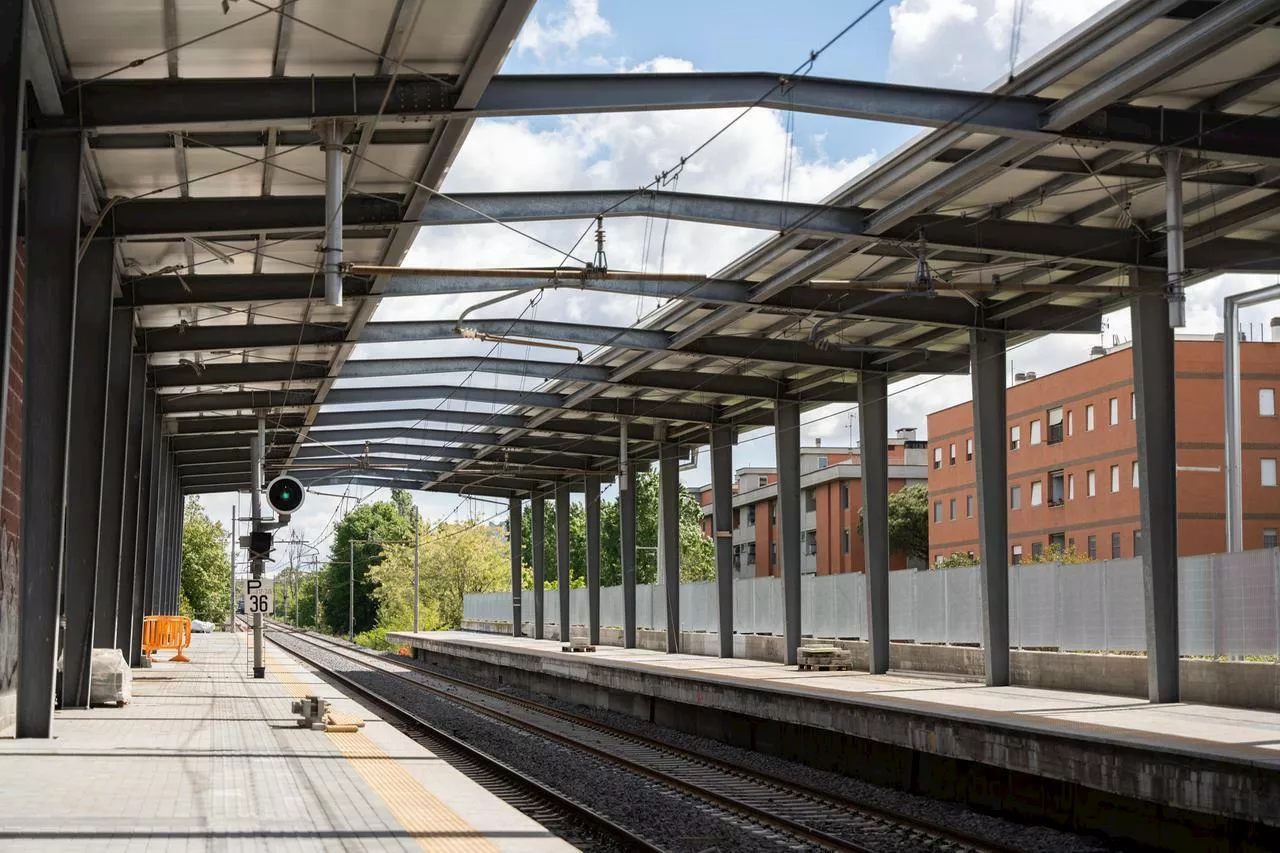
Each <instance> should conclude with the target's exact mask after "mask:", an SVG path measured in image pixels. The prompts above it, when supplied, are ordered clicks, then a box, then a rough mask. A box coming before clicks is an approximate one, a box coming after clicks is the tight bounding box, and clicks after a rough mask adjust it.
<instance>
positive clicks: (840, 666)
mask: <svg viewBox="0 0 1280 853" xmlns="http://www.w3.org/2000/svg"><path fill="white" fill-rule="evenodd" d="M797 669H799V670H801V671H806V670H807V671H810V672H834V671H836V670H850V671H851V670H852V669H853V664H852V663H802V664H800V665H799V666H798V667H797Z"/></svg>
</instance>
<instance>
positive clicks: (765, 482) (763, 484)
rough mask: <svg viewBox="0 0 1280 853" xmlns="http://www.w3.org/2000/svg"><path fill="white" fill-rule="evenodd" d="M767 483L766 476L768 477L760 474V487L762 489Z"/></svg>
mask: <svg viewBox="0 0 1280 853" xmlns="http://www.w3.org/2000/svg"><path fill="white" fill-rule="evenodd" d="M767 485H769V478H768V477H765V476H761V477H760V488H762V489H763V488H764V487H765V486H767Z"/></svg>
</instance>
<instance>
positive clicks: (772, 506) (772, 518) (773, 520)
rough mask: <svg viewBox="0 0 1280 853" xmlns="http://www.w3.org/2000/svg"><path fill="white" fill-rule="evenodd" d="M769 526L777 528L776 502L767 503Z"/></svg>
mask: <svg viewBox="0 0 1280 853" xmlns="http://www.w3.org/2000/svg"><path fill="white" fill-rule="evenodd" d="M769 526H770V527H777V526H778V502H777V501H769Z"/></svg>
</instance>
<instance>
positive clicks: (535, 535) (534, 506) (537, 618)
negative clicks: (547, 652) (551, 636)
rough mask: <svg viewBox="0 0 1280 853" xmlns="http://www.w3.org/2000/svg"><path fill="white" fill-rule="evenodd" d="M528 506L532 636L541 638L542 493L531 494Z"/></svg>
mask: <svg viewBox="0 0 1280 853" xmlns="http://www.w3.org/2000/svg"><path fill="white" fill-rule="evenodd" d="M529 506H530V511H529V551H530V553H531V554H532V555H533V638H534V639H535V640H541V639H543V638H544V635H545V634H546V607H545V602H544V601H543V598H542V587H543V583H544V580H545V575H546V570H547V558H546V547H545V546H546V516H547V513H546V504H545V502H544V501H543V497H542V495H533V496H532V497H531V498H530V500H529Z"/></svg>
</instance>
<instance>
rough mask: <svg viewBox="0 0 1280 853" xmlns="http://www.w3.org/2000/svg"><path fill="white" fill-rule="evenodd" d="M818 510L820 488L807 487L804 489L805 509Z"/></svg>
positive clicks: (808, 510) (809, 510) (807, 510)
mask: <svg viewBox="0 0 1280 853" xmlns="http://www.w3.org/2000/svg"><path fill="white" fill-rule="evenodd" d="M817 510H818V490H817V489H805V490H804V511H805V512H817Z"/></svg>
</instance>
